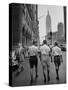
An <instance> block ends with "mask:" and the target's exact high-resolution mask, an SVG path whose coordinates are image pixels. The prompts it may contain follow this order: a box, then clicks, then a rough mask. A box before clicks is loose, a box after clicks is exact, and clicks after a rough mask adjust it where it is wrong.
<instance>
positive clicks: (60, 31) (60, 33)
mask: <svg viewBox="0 0 68 90" xmlns="http://www.w3.org/2000/svg"><path fill="white" fill-rule="evenodd" d="M63 36H64V25H63V23H62V22H60V23H58V33H57V39H61V38H62V37H63Z"/></svg>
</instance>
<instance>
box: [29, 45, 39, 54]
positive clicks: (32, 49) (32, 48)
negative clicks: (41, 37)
mask: <svg viewBox="0 0 68 90" xmlns="http://www.w3.org/2000/svg"><path fill="white" fill-rule="evenodd" d="M28 52H29V55H30V56H35V55H37V52H38V47H36V46H34V45H32V46H30V47H29V50H28Z"/></svg>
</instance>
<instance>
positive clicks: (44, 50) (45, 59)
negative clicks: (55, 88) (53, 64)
mask: <svg viewBox="0 0 68 90" xmlns="http://www.w3.org/2000/svg"><path fill="white" fill-rule="evenodd" d="M40 50H41V63H42V67H43V75H44V83H46V73H45V72H46V69H47V78H48V81H49V80H50V76H49V67H50V57H49V53H50V48H49V46H48V45H47V41H46V40H44V41H43V45H42V46H41V47H40Z"/></svg>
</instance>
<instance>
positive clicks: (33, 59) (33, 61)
mask: <svg viewBox="0 0 68 90" xmlns="http://www.w3.org/2000/svg"><path fill="white" fill-rule="evenodd" d="M29 64H30V68H33V67H34V66H35V68H37V65H38V59H37V56H30V58H29Z"/></svg>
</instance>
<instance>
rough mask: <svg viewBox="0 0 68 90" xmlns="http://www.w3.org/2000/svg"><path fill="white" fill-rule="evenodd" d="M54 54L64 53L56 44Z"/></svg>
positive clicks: (53, 49)
mask: <svg viewBox="0 0 68 90" xmlns="http://www.w3.org/2000/svg"><path fill="white" fill-rule="evenodd" d="M52 55H54V56H57V55H62V51H61V48H59V47H58V46H55V47H53V48H52Z"/></svg>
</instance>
